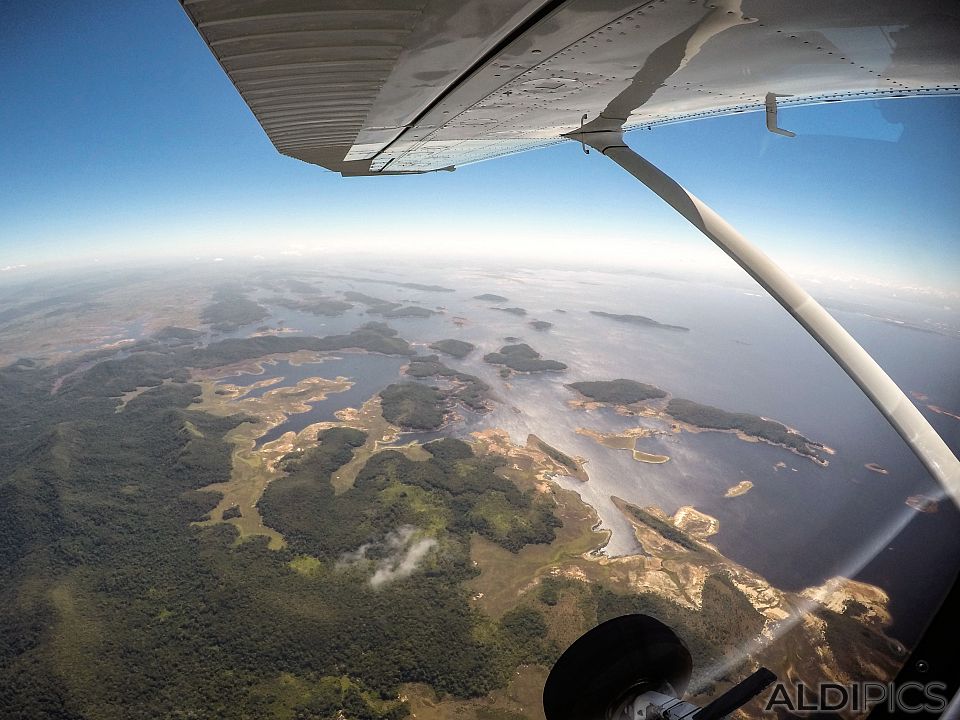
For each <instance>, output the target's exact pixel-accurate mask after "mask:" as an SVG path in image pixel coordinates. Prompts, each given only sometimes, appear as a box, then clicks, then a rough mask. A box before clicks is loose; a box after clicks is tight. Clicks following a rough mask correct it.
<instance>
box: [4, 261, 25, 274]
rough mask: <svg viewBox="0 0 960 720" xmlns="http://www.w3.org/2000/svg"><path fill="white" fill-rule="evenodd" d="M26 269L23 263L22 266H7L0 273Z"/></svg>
mask: <svg viewBox="0 0 960 720" xmlns="http://www.w3.org/2000/svg"><path fill="white" fill-rule="evenodd" d="M25 267H26V265H24V264H22V263H21V264H20V265H5V266H4V267H2V268H0V272H7V271H8V270H20V269H21V268H25Z"/></svg>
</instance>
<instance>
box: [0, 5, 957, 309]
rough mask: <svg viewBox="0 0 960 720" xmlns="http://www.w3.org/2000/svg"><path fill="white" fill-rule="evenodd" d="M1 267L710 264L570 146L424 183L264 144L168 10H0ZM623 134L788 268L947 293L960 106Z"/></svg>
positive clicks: (911, 104)
mask: <svg viewBox="0 0 960 720" xmlns="http://www.w3.org/2000/svg"><path fill="white" fill-rule="evenodd" d="M0 13H2V15H0V97H2V98H3V101H2V102H0V167H2V172H0V268H2V267H5V266H10V265H18V264H28V265H32V266H35V265H40V264H43V263H49V262H57V261H61V262H62V261H64V260H69V261H71V262H76V261H81V262H82V261H84V260H90V259H93V258H95V257H96V258H107V257H109V258H115V257H120V256H124V257H136V256H140V255H143V256H151V255H162V254H171V255H184V256H192V255H224V256H225V255H228V254H236V255H246V256H249V255H250V254H271V253H277V252H281V251H285V252H300V253H305V254H307V253H310V252H315V251H323V252H328V253H329V252H338V251H340V250H342V249H344V248H348V249H350V250H363V249H367V250H369V251H370V252H375V253H380V252H387V251H391V250H402V251H409V250H411V249H414V248H416V249H419V250H425V251H430V252H440V251H443V250H446V249H451V248H452V249H455V250H456V251H457V252H463V253H466V254H471V253H474V254H480V253H484V252H486V253H493V254H497V255H504V256H506V255H509V254H510V253H517V254H519V255H521V256H523V257H527V258H530V257H551V258H553V259H557V260H563V259H564V258H567V259H572V260H580V259H585V258H598V257H600V258H603V259H604V261H606V262H607V263H608V264H616V263H621V262H622V263H625V264H631V265H642V264H644V263H645V262H647V261H651V262H656V263H660V264H671V263H672V264H674V265H681V266H682V265H684V264H687V265H688V266H693V265H695V264H697V263H703V264H707V265H709V264H710V263H714V264H716V265H717V266H718V267H725V266H726V265H725V263H726V262H727V261H726V260H725V259H724V258H723V257H722V256H721V255H720V253H719V251H716V250H714V249H712V248H711V247H709V245H708V243H707V241H706V240H705V239H704V238H702V237H701V236H699V235H698V234H697V233H696V232H695V231H693V230H692V229H690V228H689V227H687V226H686V225H685V223H684V222H683V221H682V220H680V219H679V218H677V217H675V216H674V214H673V212H672V211H671V210H669V209H668V208H666V207H665V206H663V205H662V203H661V202H660V201H659V200H658V199H657V198H655V197H653V196H652V195H651V194H650V193H649V192H648V191H647V190H646V189H645V188H643V187H642V186H640V185H639V184H637V183H636V182H635V181H634V180H633V179H632V178H630V177H629V176H627V175H626V174H625V173H624V172H623V171H621V170H620V169H619V168H617V167H616V166H614V165H613V164H612V163H610V162H609V161H607V160H605V159H604V158H602V157H600V156H598V155H597V154H595V153H594V154H593V155H591V156H590V157H586V156H584V155H583V153H582V151H581V150H580V147H579V146H578V145H575V144H573V143H568V144H564V145H560V146H557V147H555V148H552V149H548V150H543V151H539V152H536V153H528V154H525V155H519V156H515V157H511V158H507V159H501V160H497V161H493V162H488V163H480V164H477V165H473V166H468V167H464V168H461V169H459V170H457V171H456V172H455V173H440V174H437V175H432V176H422V177H412V178H410V177H407V178H369V179H367V178H355V179H343V178H340V177H339V176H338V175H335V174H333V173H329V172H326V171H324V170H322V169H320V168H317V167H313V166H309V165H306V164H303V163H300V162H298V161H295V160H291V159H289V158H285V157H282V156H280V155H278V154H277V153H276V152H275V151H274V150H273V148H272V146H271V145H270V143H269V141H268V140H267V138H266V136H265V135H264V134H263V132H262V130H261V129H260V127H259V125H258V124H257V123H256V121H255V120H254V118H253V116H252V115H251V114H250V112H249V110H248V109H247V108H246V106H245V105H244V103H243V102H242V100H241V99H240V97H239V96H238V95H237V93H236V91H235V90H234V89H233V87H232V85H231V84H230V83H229V81H228V80H227V79H226V77H225V76H224V75H223V73H222V72H221V70H220V69H219V67H218V66H217V64H216V62H215V61H214V59H213V58H212V56H211V55H210V53H209V51H208V50H207V48H206V47H205V46H204V44H203V43H202V41H201V40H200V38H199V36H198V35H197V34H196V31H195V30H194V29H193V27H192V25H191V24H190V23H189V21H188V20H187V18H186V16H185V15H184V13H183V12H182V10H181V9H180V7H179V5H178V3H176V2H175V1H174V0H165V1H164V2H149V3H148V2H136V3H131V2H119V1H116V2H102V1H100V2H85V1H82V0H77V1H75V2H70V3H62V2H47V1H45V0H37V1H36V2H20V3H7V4H5V5H4V8H3V10H2V11H0ZM781 125H783V126H784V127H788V128H790V129H792V130H795V131H796V132H797V133H798V137H797V138H795V139H786V138H781V137H777V136H774V135H771V134H769V133H767V132H766V131H765V130H764V129H763V116H762V114H749V115H737V116H732V117H728V118H718V119H713V120H708V121H700V122H695V123H683V124H677V125H672V126H667V127H662V128H658V129H654V130H651V131H644V132H636V133H632V134H631V135H630V136H629V137H628V139H629V142H630V143H631V145H633V146H634V147H635V148H636V149H637V150H638V151H640V152H641V153H643V154H645V155H646V156H647V157H648V158H649V159H650V160H652V161H653V162H655V163H657V164H659V165H660V166H661V167H662V168H663V169H664V170H666V171H667V172H669V173H670V174H672V175H673V176H674V177H676V178H677V179H678V180H679V181H680V182H681V183H682V184H684V185H685V186H687V187H688V188H689V189H690V190H692V191H693V192H695V193H697V194H698V195H700V197H701V198H703V199H704V200H706V201H707V202H708V203H710V204H711V205H713V207H714V208H715V209H716V210H718V211H719V212H720V213H721V214H722V215H724V216H725V217H727V219H728V220H730V221H731V222H732V223H733V224H734V225H735V226H736V227H738V228H739V229H740V230H741V231H742V232H744V234H746V235H747V236H748V237H750V238H752V239H753V240H755V241H756V242H758V243H759V244H760V245H761V246H762V247H764V248H765V249H767V250H768V252H770V253H771V254H772V255H773V256H774V257H775V258H776V259H778V260H780V261H781V262H782V263H783V264H784V265H785V266H786V267H787V268H788V269H790V270H793V271H794V272H798V273H819V274H835V275H856V276H864V277H868V278H876V279H879V280H881V281H885V282H893V283H904V284H915V285H922V286H933V287H939V288H944V289H948V290H953V291H956V290H960V279H958V278H960V230H958V228H960V203H958V202H957V198H958V197H960V153H958V152H957V150H958V147H957V146H958V137H960V98H944V97H941V98H922V99H911V100H889V101H883V102H873V101H868V102H857V103H848V104H831V105H821V106H814V107H806V108H787V109H784V110H783V111H782V112H781Z"/></svg>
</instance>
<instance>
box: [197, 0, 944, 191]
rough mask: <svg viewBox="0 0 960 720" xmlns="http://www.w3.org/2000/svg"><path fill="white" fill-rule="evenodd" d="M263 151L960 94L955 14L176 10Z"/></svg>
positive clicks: (381, 4) (537, 134)
mask: <svg viewBox="0 0 960 720" xmlns="http://www.w3.org/2000/svg"><path fill="white" fill-rule="evenodd" d="M181 4H182V5H183V7H184V8H185V10H186V11H187V14H188V15H189V16H190V19H191V20H192V21H193V23H194V24H195V25H196V27H197V29H198V30H199V31H200V34H201V35H202V36H203V39H204V41H205V42H206V43H207V45H208V46H209V47H210V49H211V51H212V52H213V54H214V55H215V56H216V58H217V60H218V61H219V62H220V64H221V66H222V67H223V69H224V71H225V72H226V74H227V76H228V77H229V78H230V80H231V81H232V82H233V84H234V85H235V86H236V88H237V90H238V91H239V92H240V94H241V96H242V97H243V99H244V100H245V101H246V103H247V105H249V107H250V109H251V111H252V112H253V114H254V115H255V116H256V118H257V120H258V121H259V122H260V124H261V126H262V127H263V129H264V131H265V132H266V133H267V135H268V136H269V138H270V140H271V141H272V142H273V144H274V146H275V147H276V148H277V150H278V151H279V152H281V153H283V154H284V155H288V156H290V157H294V158H298V159H300V160H303V161H305V162H308V163H313V164H316V165H320V166H322V167H325V168H328V169H330V170H335V171H338V172H340V173H342V174H344V175H376V174H394V173H412V172H426V171H432V170H443V169H452V168H453V167H454V166H456V165H463V164H465V163H470V162H476V161H479V160H486V159H489V158H493V157H498V156H501V155H507V154H511V153H516V152H521V151H524V150H530V149H534V148H539V147H544V146H546V145H550V144H553V143H556V142H559V141H560V140H561V139H562V138H563V136H564V135H565V134H567V133H571V132H575V131H577V130H578V129H579V127H580V126H581V124H582V123H583V122H589V121H591V120H594V119H597V118H598V117H600V116H601V113H602V114H603V115H604V116H605V117H607V118H614V117H615V118H618V119H619V120H620V124H622V125H623V127H624V128H625V129H632V128H640V127H650V126H653V125H658V124H662V123H668V122H676V121H680V120H689V119H694V118H703V117H709V116H713V115H721V114H728V113H740V112H746V111H751V110H760V109H764V107H765V99H766V96H767V93H771V92H772V93H775V94H777V95H786V96H789V97H784V98H780V99H779V103H780V105H783V104H792V103H815V102H832V101H837V100H844V99H855V98H871V97H890V96H893V97H896V96H902V95H930V94H937V93H957V92H960V4H958V3H956V2H955V0H805V1H804V2H797V1H796V0H648V1H647V2H636V1H628V0H560V1H557V0H553V1H546V2H545V1H544V0H181Z"/></svg>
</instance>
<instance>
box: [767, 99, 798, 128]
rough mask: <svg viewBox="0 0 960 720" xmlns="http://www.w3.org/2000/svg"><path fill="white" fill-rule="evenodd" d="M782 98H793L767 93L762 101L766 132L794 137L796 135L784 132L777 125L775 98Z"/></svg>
mask: <svg viewBox="0 0 960 720" xmlns="http://www.w3.org/2000/svg"><path fill="white" fill-rule="evenodd" d="M782 97H793V95H783V94H779V93H772V92H768V93H767V97H766V98H765V99H764V105H766V107H767V130H769V131H770V132H772V133H775V134H777V135H783V136H784V137H796V136H797V134H796V133H795V132H790V131H789V130H784V129H783V128H782V127H780V126H779V125H778V124H777V98H782Z"/></svg>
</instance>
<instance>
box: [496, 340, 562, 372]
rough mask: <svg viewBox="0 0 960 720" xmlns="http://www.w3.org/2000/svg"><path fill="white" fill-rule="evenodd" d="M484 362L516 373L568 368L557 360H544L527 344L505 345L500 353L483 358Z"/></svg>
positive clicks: (554, 370)
mask: <svg viewBox="0 0 960 720" xmlns="http://www.w3.org/2000/svg"><path fill="white" fill-rule="evenodd" d="M483 360H484V362H488V363H490V364H491V365H503V366H505V367H506V368H509V369H510V370H513V371H514V372H523V373H535V372H559V371H561V370H566V369H567V366H566V365H564V364H563V363H562V362H559V361H557V360H543V359H542V358H541V357H540V353H538V352H537V351H536V350H534V349H533V348H532V347H530V346H529V345H527V344H526V343H520V344H519V345H504V346H503V347H502V348H500V350H499V351H497V352H494V353H487V354H486V355H484V356H483Z"/></svg>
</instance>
